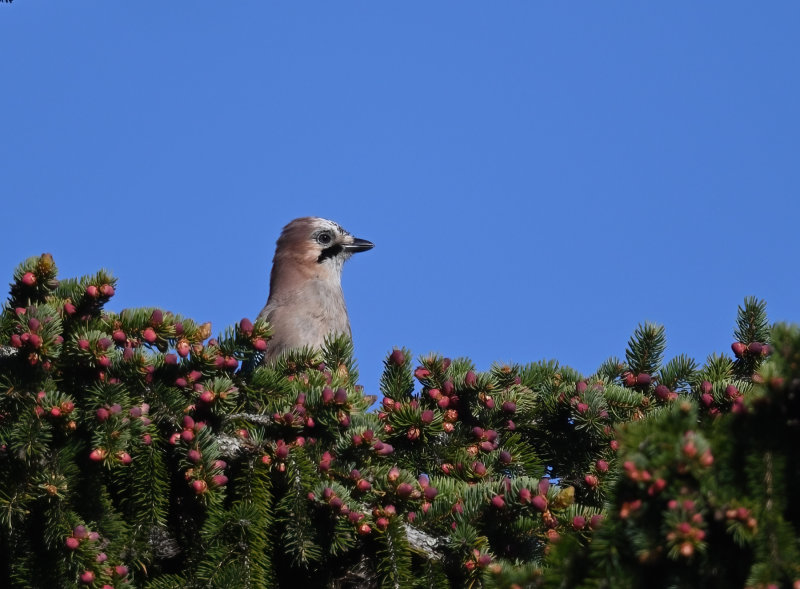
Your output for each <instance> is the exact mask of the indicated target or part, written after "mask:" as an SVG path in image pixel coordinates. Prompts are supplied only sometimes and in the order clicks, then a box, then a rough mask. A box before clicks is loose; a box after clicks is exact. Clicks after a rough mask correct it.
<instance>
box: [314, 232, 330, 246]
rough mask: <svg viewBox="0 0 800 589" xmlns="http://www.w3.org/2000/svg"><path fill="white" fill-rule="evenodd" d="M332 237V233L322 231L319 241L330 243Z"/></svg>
mask: <svg viewBox="0 0 800 589" xmlns="http://www.w3.org/2000/svg"><path fill="white" fill-rule="evenodd" d="M332 239H333V237H331V234H330V233H320V234H319V235H318V236H317V242H318V243H320V244H321V245H328V244H329V243H330V242H331V240H332Z"/></svg>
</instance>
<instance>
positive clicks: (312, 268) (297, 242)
mask: <svg viewBox="0 0 800 589" xmlns="http://www.w3.org/2000/svg"><path fill="white" fill-rule="evenodd" d="M373 247H374V244H373V243H372V242H369V241H367V240H366V239H359V238H357V237H353V236H352V235H351V234H350V233H349V232H348V231H346V230H345V229H343V228H342V227H341V226H340V225H339V224H338V223H334V222H333V221H329V220H328V219H322V218H320V217H301V218H299V219H295V220H294V221H291V222H290V223H289V224H288V225H286V227H284V228H283V231H282V232H281V236H280V237H279V238H278V243H277V247H276V248H275V260H274V266H273V267H276V266H284V265H292V266H294V267H295V268H297V269H298V270H302V272H303V274H306V275H309V274H311V275H314V276H321V275H331V276H338V275H340V274H341V271H342V266H343V265H344V263H345V261H346V260H347V259H348V258H350V256H352V255H353V254H355V253H358V252H363V251H366V250H368V249H372V248H373Z"/></svg>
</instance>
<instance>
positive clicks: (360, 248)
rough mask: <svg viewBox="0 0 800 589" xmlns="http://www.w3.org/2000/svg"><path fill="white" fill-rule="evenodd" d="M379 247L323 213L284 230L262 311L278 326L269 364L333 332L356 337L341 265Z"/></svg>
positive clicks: (320, 341) (267, 354) (315, 344)
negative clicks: (347, 304)
mask: <svg viewBox="0 0 800 589" xmlns="http://www.w3.org/2000/svg"><path fill="white" fill-rule="evenodd" d="M374 246H375V244H373V243H372V242H370V241H367V240H366V239H360V238H357V237H353V236H352V235H351V234H350V233H349V232H348V231H346V230H345V229H343V228H342V226H341V225H339V224H338V223H335V222H333V221H330V220H328V219H323V218H320V217H301V218H299V219H294V220H293V221H290V222H289V223H288V224H287V225H286V226H285V227H284V228H283V231H282V232H281V235H280V237H279V238H278V241H277V243H276V246H275V256H274V258H273V260H272V271H271V272H270V279H269V297H268V298H267V304H266V305H265V306H264V308H263V309H262V310H261V312H260V313H259V314H258V318H259V319H266V320H267V321H268V322H269V324H270V326H271V327H272V330H273V335H272V338H271V339H270V341H269V344H268V346H267V350H266V352H265V354H264V360H263V362H264V363H267V364H268V363H270V362H272V361H273V360H275V359H276V358H278V357H279V356H280V355H282V354H283V353H284V352H286V351H287V350H290V349H293V348H300V347H304V346H310V347H313V348H320V347H321V346H322V344H323V343H324V341H325V338H326V337H327V336H330V335H334V336H337V335H342V334H344V335H347V336H348V337H350V338H352V332H351V330H350V318H349V317H348V315H347V306H346V305H345V302H344V293H343V292H342V268H343V266H344V263H345V262H346V261H347V260H348V259H350V256H352V255H353V254H355V253H358V252H364V251H367V250H370V249H372V248H373V247H374Z"/></svg>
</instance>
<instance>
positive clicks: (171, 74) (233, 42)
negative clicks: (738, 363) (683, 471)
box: [0, 0, 800, 393]
mask: <svg viewBox="0 0 800 589" xmlns="http://www.w3.org/2000/svg"><path fill="white" fill-rule="evenodd" d="M798 30H800V3H798V2H796V1H785V2H767V3H753V2H749V1H747V2H745V1H729V2H724V3H722V2H713V3H712V2H701V3H697V2H670V3H651V2H544V1H532V0H526V1H507V2H487V1H483V0H482V1H479V2H476V1H458V2H454V1H453V2H448V1H441V2H402V3H397V2H374V1H358V2H354V1H345V2H303V3H298V2H275V1H260V2H257V1H243V2H209V1H193V2H185V1H184V2H178V1H175V2H159V3H150V4H147V3H141V2H91V3H90V2H78V1H72V2H69V1H64V0H60V1H57V2H56V1H52V0H51V1H34V0H16V1H15V2H14V3H13V4H11V5H8V4H0V55H2V58H0V88H2V91H0V136H1V137H2V141H0V199H1V203H2V209H0V210H2V217H3V223H2V227H3V230H2V238H1V239H0V243H1V244H2V245H0V272H2V275H3V276H5V277H6V278H0V280H5V281H6V282H8V281H9V280H10V279H11V273H12V271H13V269H14V267H15V266H16V265H17V264H18V263H19V262H20V261H22V260H23V259H24V258H26V257H28V256H30V255H36V254H39V253H42V252H51V253H52V254H53V255H54V257H55V260H56V263H57V264H58V265H59V267H60V269H61V274H62V276H65V277H66V276H75V275H81V274H87V273H91V272H93V271H95V270H96V269H98V268H100V267H105V268H108V269H111V270H112V271H113V272H114V273H115V275H116V276H117V277H118V278H119V284H118V295H117V296H116V297H115V299H114V300H113V301H112V304H111V308H112V309H116V310H119V309H121V308H124V307H129V306H149V305H153V306H161V307H163V308H166V309H169V310H172V311H175V312H178V313H181V314H184V315H188V316H190V317H193V318H195V319H198V320H201V321H206V320H210V321H212V322H213V324H214V331H215V333H218V332H219V331H221V330H222V329H223V328H224V327H225V326H226V325H229V324H232V323H234V322H236V321H238V320H239V319H240V318H241V317H243V316H248V317H251V318H252V317H255V315H256V314H257V313H258V311H259V310H260V309H261V307H262V306H263V304H264V302H265V301H266V298H267V292H268V274H269V268H270V263H271V259H272V254H273V249H274V243H275V239H276V238H277V236H278V234H279V232H280V229H281V227H282V226H283V225H284V224H285V223H286V222H287V221H289V220H291V219H292V218H294V217H298V216H304V215H317V216H323V217H329V218H332V219H334V220H336V221H338V222H339V223H341V224H342V225H343V226H344V227H346V228H347V229H349V230H350V231H351V232H352V233H353V234H355V235H356V236H358V237H362V238H366V239H369V240H371V241H373V242H374V243H375V244H376V247H375V249H374V250H372V251H370V252H368V253H364V254H359V255H358V256H356V257H354V258H353V259H352V260H351V261H350V262H348V264H347V266H346V267H345V272H344V289H345V293H346V297H347V302H348V306H349V308H350V314H351V319H352V324H353V334H354V338H355V345H356V355H357V357H358V360H359V365H360V368H361V381H362V383H363V384H364V385H365V387H366V389H367V392H369V393H377V383H378V377H379V373H380V369H381V360H382V358H383V357H384V356H385V354H386V353H387V352H388V351H389V350H391V348H392V347H393V346H397V345H405V346H407V347H409V348H411V349H412V350H413V351H414V352H415V353H416V354H423V353H426V352H429V351H439V352H442V353H444V354H447V355H450V356H453V357H456V356H463V355H468V356H471V357H472V358H473V359H474V360H475V362H476V363H477V365H478V367H479V368H480V369H487V368H488V367H489V366H490V365H491V363H492V361H495V360H499V361H514V362H521V363H526V362H529V361H534V360H539V359H542V358H556V359H558V360H559V361H560V362H562V363H565V364H569V365H571V366H574V367H575V368H577V369H579V370H581V371H583V372H585V373H587V374H588V373H591V372H592V371H594V370H595V369H596V368H597V366H598V365H599V364H600V363H601V362H602V361H603V360H604V359H605V358H607V357H608V356H611V355H618V356H622V355H623V353H624V349H625V345H626V342H627V340H628V337H629V336H630V334H631V333H632V332H633V330H634V329H635V328H636V326H637V324H638V323H640V322H642V321H644V320H650V321H655V322H659V323H662V324H664V325H665V326H666V329H667V336H668V342H669V344H668V348H667V355H668V357H671V356H672V355H676V354H678V353H681V352H685V353H688V354H690V355H691V356H693V357H695V358H697V359H698V360H699V361H702V360H704V359H705V357H706V355H708V354H709V353H711V352H714V351H718V352H728V353H729V352H730V348H729V346H730V343H731V341H732V335H731V332H732V329H733V324H734V319H735V316H736V307H737V305H738V304H740V303H741V302H742V301H743V299H744V297H745V296H747V295H755V296H758V297H760V298H764V299H766V300H767V302H768V312H769V314H770V318H771V319H772V320H779V319H780V320H788V321H798V320H799V319H800V308H799V307H798V298H799V297H800V270H798V259H799V258H800V245H798V244H799V243H800V240H799V239H798V229H799V225H800V204H798V202H799V201H798V198H799V197H800V193H799V192H798V188H799V187H800V106H799V105H800V81H799V79H798V78H800V42H799V41H798Z"/></svg>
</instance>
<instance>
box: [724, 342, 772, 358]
mask: <svg viewBox="0 0 800 589" xmlns="http://www.w3.org/2000/svg"><path fill="white" fill-rule="evenodd" d="M731 350H733V354H734V356H736V357H737V358H759V357H763V356H769V355H770V354H771V353H772V347H771V346H770V345H769V344H764V343H761V342H750V343H749V344H745V343H743V342H733V343H732V344H731Z"/></svg>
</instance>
